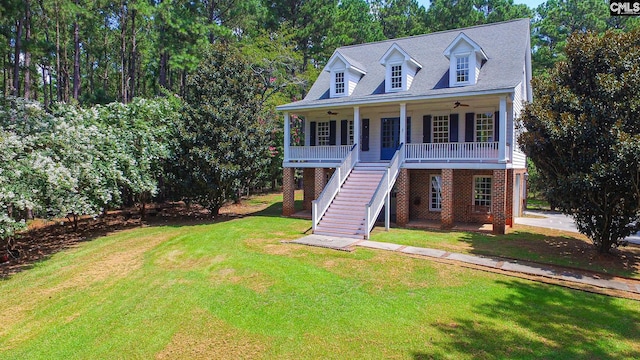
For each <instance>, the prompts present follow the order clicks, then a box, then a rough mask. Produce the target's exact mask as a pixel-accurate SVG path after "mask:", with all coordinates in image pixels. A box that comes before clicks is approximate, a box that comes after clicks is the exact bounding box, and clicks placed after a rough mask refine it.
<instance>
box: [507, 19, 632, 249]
mask: <svg viewBox="0 0 640 360" xmlns="http://www.w3.org/2000/svg"><path fill="white" fill-rule="evenodd" d="M565 53H566V55H565V56H566V60H565V61H561V62H559V63H557V64H556V66H555V67H554V68H553V70H551V71H550V72H549V74H548V76H539V77H537V78H535V79H534V81H533V86H534V89H535V91H536V93H535V101H534V102H533V103H531V104H528V105H527V106H526V107H525V111H524V114H523V116H522V121H523V124H524V126H525V128H526V129H527V131H526V132H524V133H522V135H521V136H520V138H519V141H520V144H521V147H522V149H523V151H524V152H525V153H526V154H527V155H528V156H529V157H530V158H531V159H532V160H533V162H534V163H535V165H536V168H537V170H538V173H539V175H540V177H541V178H542V182H543V183H545V187H546V191H547V196H548V198H549V200H550V201H552V202H553V203H554V204H555V206H557V207H558V208H559V209H560V210H561V211H562V212H564V213H566V214H569V215H571V216H573V218H574V219H575V221H576V224H577V226H578V230H579V231H580V232H581V233H583V234H585V235H586V236H588V237H589V238H590V239H591V240H592V241H593V243H594V244H595V246H596V247H597V248H598V250H599V251H600V252H608V251H609V250H610V249H611V248H612V247H615V246H619V245H623V244H624V243H623V239H624V238H625V237H626V236H628V235H630V234H632V233H634V232H635V231H637V230H638V229H640V62H639V61H638V59H640V30H634V31H632V32H629V33H616V32H614V31H607V32H606V33H604V34H601V35H598V34H595V33H591V32H588V33H584V34H579V33H576V34H574V35H573V36H571V37H569V38H568V40H567V43H566V48H565Z"/></svg>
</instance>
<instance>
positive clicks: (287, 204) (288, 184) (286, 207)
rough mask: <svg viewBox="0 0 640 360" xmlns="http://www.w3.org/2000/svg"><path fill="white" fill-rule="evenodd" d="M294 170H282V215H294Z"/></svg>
mask: <svg viewBox="0 0 640 360" xmlns="http://www.w3.org/2000/svg"><path fill="white" fill-rule="evenodd" d="M295 173H296V169H295V168H284V169H283V170H282V215H284V216H291V215H293V214H294V213H295V211H296V209H295V189H296V182H295V176H294V175H295Z"/></svg>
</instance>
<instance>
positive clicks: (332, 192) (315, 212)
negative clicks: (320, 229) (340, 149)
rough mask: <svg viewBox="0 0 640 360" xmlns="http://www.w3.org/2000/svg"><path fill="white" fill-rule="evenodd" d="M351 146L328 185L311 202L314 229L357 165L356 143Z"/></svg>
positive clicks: (314, 229)
mask: <svg viewBox="0 0 640 360" xmlns="http://www.w3.org/2000/svg"><path fill="white" fill-rule="evenodd" d="M347 146H348V147H350V150H349V151H348V152H347V154H346V156H345V157H344V160H342V163H341V164H340V166H338V167H337V168H336V171H335V172H334V173H333V175H332V176H331V179H329V182H327V185H326V186H325V187H324V189H323V190H322V192H321V193H320V196H318V198H317V199H316V200H313V201H312V202H311V219H312V221H313V225H312V226H313V231H316V227H317V226H318V223H320V219H322V216H323V215H324V213H325V212H326V211H327V209H328V208H329V204H331V201H333V198H334V197H335V196H336V194H338V193H339V192H340V188H341V187H342V184H343V183H344V182H345V180H347V176H349V173H350V172H351V170H353V167H354V166H356V163H357V162H358V157H357V156H356V148H357V146H356V145H347Z"/></svg>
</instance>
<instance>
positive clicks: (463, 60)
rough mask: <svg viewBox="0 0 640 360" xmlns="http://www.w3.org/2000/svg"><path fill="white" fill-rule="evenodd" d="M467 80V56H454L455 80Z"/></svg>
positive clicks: (462, 81) (460, 81)
mask: <svg viewBox="0 0 640 360" xmlns="http://www.w3.org/2000/svg"><path fill="white" fill-rule="evenodd" d="M468 81H469V56H460V57H456V82H458V83H465V82H468Z"/></svg>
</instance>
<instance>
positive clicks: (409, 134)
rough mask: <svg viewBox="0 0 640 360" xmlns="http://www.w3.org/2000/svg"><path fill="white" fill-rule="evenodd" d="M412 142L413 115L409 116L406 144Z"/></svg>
mask: <svg viewBox="0 0 640 360" xmlns="http://www.w3.org/2000/svg"><path fill="white" fill-rule="evenodd" d="M409 143H411V116H409V117H407V141H406V143H405V144H409Z"/></svg>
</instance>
